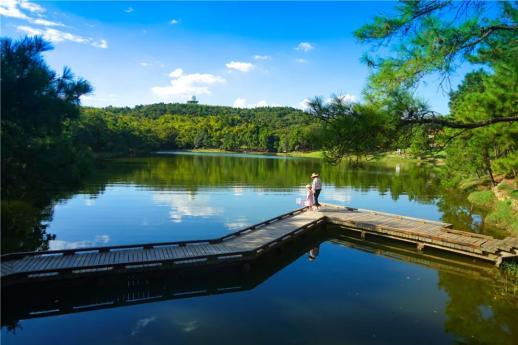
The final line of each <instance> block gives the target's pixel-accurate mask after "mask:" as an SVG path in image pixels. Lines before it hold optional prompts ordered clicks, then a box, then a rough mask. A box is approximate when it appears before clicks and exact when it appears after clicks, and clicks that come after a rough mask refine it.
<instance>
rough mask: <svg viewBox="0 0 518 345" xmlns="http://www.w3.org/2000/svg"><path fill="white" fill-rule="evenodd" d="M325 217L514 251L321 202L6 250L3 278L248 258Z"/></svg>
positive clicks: (417, 239) (517, 243) (517, 242)
mask: <svg viewBox="0 0 518 345" xmlns="http://www.w3.org/2000/svg"><path fill="white" fill-rule="evenodd" d="M327 223H331V224H335V225H339V226H342V227H345V228H347V229H349V230H353V231H356V232H358V235H359V237H360V238H366V237H367V236H369V237H371V236H381V237H384V238H390V239H393V240H398V241H404V242H410V243H414V244H415V245H416V246H417V248H418V249H419V250H425V249H426V248H427V247H429V248H435V249H439V250H443V251H447V252H450V253H455V254H459V255H463V256H469V257H472V258H477V259H480V260H483V261H489V262H493V263H495V264H496V265H497V266H499V265H500V264H501V262H502V261H503V260H505V259H507V258H511V257H518V238H515V237H508V238H505V239H495V238H493V237H490V236H485V235H479V234H475V233H470V232H464V231H458V230H453V229H451V225H450V224H446V223H441V222H435V221H428V220H424V219H417V218H411V217H403V216H398V215H394V214H387V213H382V212H374V211H369V210H361V209H353V208H344V207H339V206H335V205H328V204H326V205H324V207H323V208H321V210H320V211H319V212H316V211H308V210H307V209H306V208H302V209H298V210H295V211H292V212H289V213H286V214H283V215H280V216H278V217H275V218H272V219H269V220H267V221H264V222H261V223H259V224H255V225H253V226H250V227H247V228H245V229H243V230H240V231H237V232H234V233H231V234H229V235H227V236H224V237H221V238H217V239H212V240H199V241H182V242H168V243H148V244H142V245H123V246H111V247H97V248H81V249H68V250H56V251H45V252H27V253H14V254H7V255H3V256H2V263H1V278H2V284H4V283H9V282H16V281H27V280H33V279H35V280H40V279H60V278H62V277H66V276H71V275H72V276H77V275H88V274H96V273H103V272H105V273H106V272H128V271H131V270H148V269H159V268H172V267H173V268H174V267H182V266H192V265H208V264H218V263H225V262H232V263H235V262H236V261H248V260H252V259H254V258H257V257H258V256H260V255H262V254H263V253H265V252H267V251H270V250H273V249H276V248H280V247H282V245H283V244H284V243H285V242H286V241H290V240H293V239H294V238H296V237H298V236H301V235H304V233H306V232H307V231H309V230H310V229H312V228H314V227H316V226H321V225H324V224H327Z"/></svg>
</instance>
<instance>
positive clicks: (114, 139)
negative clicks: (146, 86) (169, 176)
mask: <svg viewBox="0 0 518 345" xmlns="http://www.w3.org/2000/svg"><path fill="white" fill-rule="evenodd" d="M69 129H70V132H71V133H72V135H73V137H74V139H75V140H77V141H78V142H81V143H82V144H83V145H86V146H88V147H90V148H91V149H92V150H93V151H94V152H139V151H140V152H143V151H151V150H157V149H164V150H167V149H193V148H213V149H224V150H232V151H264V152H289V151H295V150H296V151H307V150H318V149H320V148H321V136H322V135H321V132H322V126H321V124H320V123H319V121H316V120H315V119H314V118H312V117H311V116H310V115H309V114H307V113H305V112H303V111H301V110H297V109H294V108H289V107H261V108H254V109H239V108H230V107H222V106H206V105H197V104H164V103H160V104H152V105H144V106H136V107H134V108H115V107H107V108H89V107H84V108H83V109H82V110H81V116H80V117H79V119H78V120H77V121H74V122H71V123H70V126H69Z"/></svg>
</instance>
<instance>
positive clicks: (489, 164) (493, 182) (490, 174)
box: [484, 148, 496, 187]
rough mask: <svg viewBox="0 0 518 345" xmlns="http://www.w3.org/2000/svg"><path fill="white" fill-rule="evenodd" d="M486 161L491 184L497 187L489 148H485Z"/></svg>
mask: <svg viewBox="0 0 518 345" xmlns="http://www.w3.org/2000/svg"><path fill="white" fill-rule="evenodd" d="M484 163H485V164H486V170H487V173H488V174H489V180H490V181H491V186H492V187H495V186H496V183H495V178H494V177H493V169H491V159H490V158H489V151H488V149H487V148H486V149H484Z"/></svg>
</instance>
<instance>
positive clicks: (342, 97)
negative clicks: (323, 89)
mask: <svg viewBox="0 0 518 345" xmlns="http://www.w3.org/2000/svg"><path fill="white" fill-rule="evenodd" d="M336 97H338V98H339V99H340V100H341V101H342V102H345V103H354V102H356V96H354V95H351V94H348V93H346V94H345V95H339V96H336ZM333 99H334V97H328V98H326V103H330V102H332V101H333Z"/></svg>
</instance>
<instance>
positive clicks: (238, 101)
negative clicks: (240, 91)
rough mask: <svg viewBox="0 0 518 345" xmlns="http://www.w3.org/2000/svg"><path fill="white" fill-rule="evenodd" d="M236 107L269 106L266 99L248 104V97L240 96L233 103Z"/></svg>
mask: <svg viewBox="0 0 518 345" xmlns="http://www.w3.org/2000/svg"><path fill="white" fill-rule="evenodd" d="M232 106H233V107H234V108H261V107H268V102H266V100H265V99H262V100H260V101H259V102H257V103H255V104H248V103H247V102H246V99H244V98H241V97H238V98H236V100H235V101H234V103H233V104H232Z"/></svg>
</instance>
